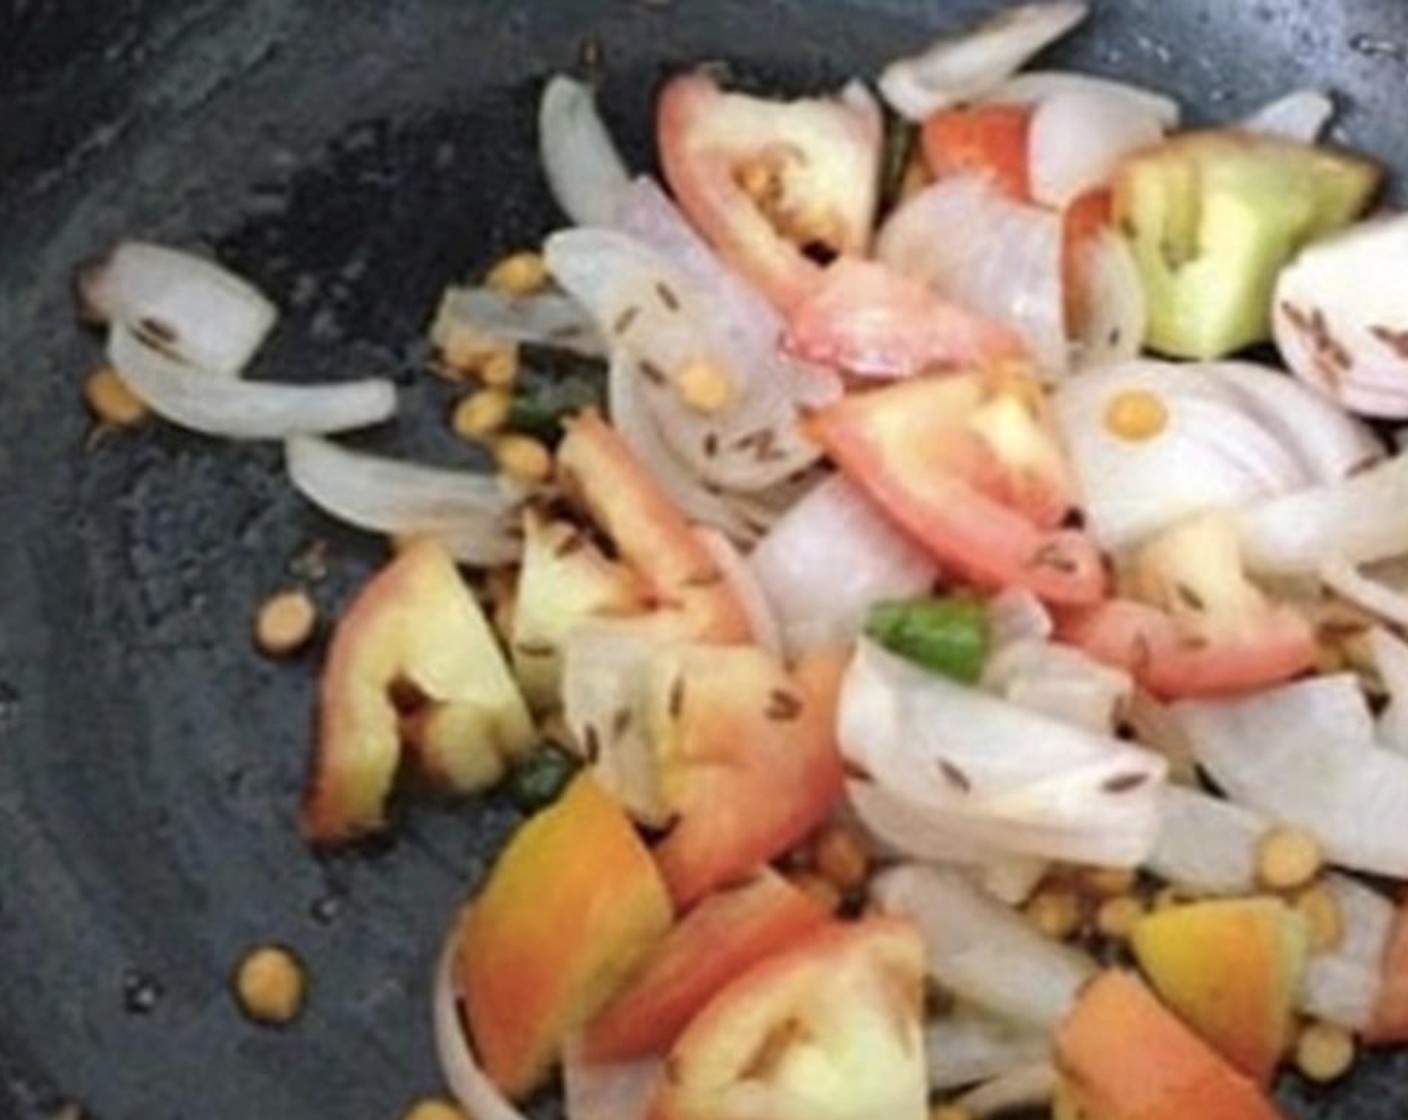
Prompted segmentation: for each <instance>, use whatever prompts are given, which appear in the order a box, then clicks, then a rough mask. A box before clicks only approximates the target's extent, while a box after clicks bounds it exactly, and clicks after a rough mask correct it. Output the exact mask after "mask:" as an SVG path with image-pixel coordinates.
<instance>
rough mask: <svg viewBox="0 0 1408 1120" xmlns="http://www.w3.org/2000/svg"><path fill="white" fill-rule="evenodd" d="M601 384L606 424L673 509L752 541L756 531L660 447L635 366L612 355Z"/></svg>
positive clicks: (645, 381)
mask: <svg viewBox="0 0 1408 1120" xmlns="http://www.w3.org/2000/svg"><path fill="white" fill-rule="evenodd" d="M606 384H607V404H608V408H609V409H610V412H611V424H612V426H613V427H614V428H615V429H616V431H617V432H618V433H620V436H621V438H622V439H623V440H625V442H626V444H627V446H629V447H630V449H631V451H632V453H633V454H634V455H635V457H636V458H637V459H639V460H640V461H641V463H642V464H643V465H644V466H645V468H646V469H647V470H648V471H649V473H650V477H651V478H652V479H653V480H654V481H655V484H656V485H657V486H658V487H660V489H661V490H663V491H664V492H665V494H666V495H667V496H668V497H669V499H670V501H672V502H673V503H674V504H675V506H676V507H678V509H679V511H680V512H681V513H683V514H684V515H685V516H686V517H687V518H689V519H690V520H691V521H697V522H700V523H702V524H705V525H712V526H714V527H715V528H717V529H719V530H721V531H722V532H724V533H726V534H727V535H728V537H729V538H730V539H731V540H734V541H738V542H740V543H750V542H752V541H754V540H756V539H757V537H758V533H759V527H758V526H757V525H756V524H755V523H754V522H752V521H751V520H749V518H748V517H747V516H745V515H744V514H743V513H741V512H739V511H738V510H737V509H735V508H734V507H733V506H732V505H731V504H730V502H729V501H728V500H726V498H725V496H724V495H722V494H720V493H718V492H716V491H715V490H713V489H710V488H709V487H707V486H705V485H704V483H703V482H702V481H701V480H700V479H699V478H698V477H697V476H696V475H695V474H693V472H691V471H690V469H689V468H688V467H686V466H685V465H684V464H683V463H681V462H680V461H679V459H677V458H676V457H675V454H674V452H672V451H671V450H670V449H669V447H667V446H666V445H665V441H664V440H663V439H662V438H661V437H660V431H659V429H658V428H657V427H656V424H655V418H654V417H653V416H651V414H650V412H649V410H648V409H647V408H646V406H645V402H644V401H643V400H642V396H643V394H645V393H646V392H648V391H651V389H652V388H653V387H652V386H651V385H650V383H649V380H648V378H647V376H646V374H645V372H644V371H643V370H642V369H641V366H640V363H639V362H638V361H637V360H636V359H634V358H632V357H631V356H630V355H629V354H626V353H618V354H617V355H616V356H615V357H614V358H613V359H612V361H611V370H610V372H609V373H608V375H607V383H606Z"/></svg>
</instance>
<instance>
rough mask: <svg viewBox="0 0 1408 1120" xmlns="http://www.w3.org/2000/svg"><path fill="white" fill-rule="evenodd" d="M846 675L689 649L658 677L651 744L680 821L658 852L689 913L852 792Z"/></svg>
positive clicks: (744, 654) (671, 655) (677, 652)
mask: <svg viewBox="0 0 1408 1120" xmlns="http://www.w3.org/2000/svg"><path fill="white" fill-rule="evenodd" d="M838 691H839V675H838V674H836V673H825V674H821V675H814V674H812V673H811V672H810V671H808V670H802V671H799V672H798V674H797V675H796V676H795V677H794V676H792V675H791V674H789V673H788V672H787V670H786V669H784V668H783V666H782V665H781V664H779V663H778V662H777V661H776V660H774V659H773V658H772V657H770V656H769V655H768V654H766V653H764V652H763V651H762V650H759V649H756V648H751V647H745V646H733V647H728V648H720V647H714V646H688V647H679V648H676V649H674V650H671V651H669V652H667V653H665V654H662V655H661V656H660V657H659V658H658V659H657V661H656V663H655V665H654V669H653V673H652V682H651V701H650V730H651V740H652V742H653V744H654V747H655V757H656V760H657V763H658V767H659V776H660V788H661V793H662V796H663V800H664V802H665V806H666V808H667V810H668V811H669V813H670V815H671V817H672V820H673V823H672V825H671V826H670V829H669V832H668V833H667V835H666V836H665V839H664V840H662V841H661V842H660V844H659V846H658V847H656V849H655V856H656V859H657V860H658V861H659V863H660V869H661V871H662V872H663V873H664V876H665V881H666V882H667V883H668V884H669V887H670V893H671V894H672V895H673V896H674V899H675V901H676V903H677V904H678V905H679V906H680V908H681V909H683V908H685V907H688V906H689V905H691V904H692V903H694V902H697V901H698V900H699V899H701V898H703V897H704V896H705V895H707V894H708V893H709V892H710V891H711V890H714V889H715V888H717V887H720V886H722V885H724V884H725V883H731V882H735V881H737V880H738V879H740V878H742V877H744V876H747V875H751V874H752V873H753V872H754V871H756V870H757V869H758V868H759V867H761V866H762V865H763V864H765V863H767V862H768V861H769V860H771V859H773V858H775V857H776V856H778V855H781V854H782V853H783V852H784V851H786V850H787V849H788V848H790V847H791V846H792V845H793V844H795V843H796V842H797V841H799V840H801V839H802V837H804V836H806V835H807V833H808V832H810V831H811V830H812V829H813V828H815V827H816V826H817V825H818V824H819V823H820V822H821V821H822V819H823V818H824V817H825V816H826V814H827V813H828V812H829V811H830V810H831V807H832V806H833V805H834V804H835V802H836V800H837V798H838V797H839V796H840V794H841V789H842V785H843V780H844V774H843V769H842V765H841V756H840V752H839V751H838V749H837V746H836V738H835V725H836V694H837V692H838Z"/></svg>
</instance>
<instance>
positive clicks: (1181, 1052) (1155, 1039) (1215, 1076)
mask: <svg viewBox="0 0 1408 1120" xmlns="http://www.w3.org/2000/svg"><path fill="white" fill-rule="evenodd" d="M1056 1060H1057V1064H1058V1066H1059V1067H1060V1068H1061V1071H1062V1073H1063V1074H1064V1075H1065V1078H1066V1083H1067V1085H1068V1086H1069V1087H1070V1090H1071V1093H1072V1095H1073V1096H1074V1098H1075V1102H1076V1104H1077V1105H1079V1107H1080V1110H1081V1112H1082V1114H1083V1115H1084V1117H1085V1118H1086V1120H1189V1118H1190V1117H1195V1116H1196V1117H1197V1118H1198V1120H1280V1116H1281V1114H1280V1113H1279V1112H1278V1111H1277V1110H1276V1108H1275V1106H1274V1105H1273V1104H1272V1103H1271V1102H1270V1101H1269V1100H1268V1099H1267V1098H1266V1096H1265V1095H1263V1094H1262V1093H1261V1091H1260V1090H1258V1089H1257V1087H1256V1086H1255V1085H1254V1084H1253V1083H1252V1082H1251V1081H1250V1080H1249V1079H1248V1078H1246V1077H1243V1076H1242V1075H1241V1074H1240V1073H1238V1072H1237V1071H1236V1070H1235V1069H1233V1068H1232V1067H1231V1066H1230V1065H1228V1064H1227V1063H1226V1062H1225V1061H1223V1060H1222V1059H1221V1058H1220V1057H1218V1055H1217V1053H1216V1052H1215V1051H1214V1050H1213V1049H1212V1048H1211V1047H1210V1046H1208V1045H1207V1043H1205V1042H1203V1041H1202V1039H1200V1038H1198V1036H1197V1035H1195V1034H1194V1033H1193V1032H1192V1031H1190V1030H1189V1029H1188V1028H1187V1027H1185V1026H1184V1025H1183V1024H1182V1023H1180V1022H1179V1021H1178V1019H1176V1018H1175V1017H1174V1016H1173V1014H1172V1012H1170V1011H1168V1010H1166V1009H1165V1008H1164V1006H1163V1005H1162V1004H1161V1003H1159V1001H1158V1000H1157V999H1155V998H1154V996H1153V994H1152V993H1151V992H1150V991H1149V989H1148V988H1146V987H1145V986H1144V984H1143V983H1142V982H1141V981H1139V980H1138V979H1136V978H1135V977H1134V976H1132V975H1130V974H1128V973H1124V972H1107V973H1105V974H1104V975H1102V976H1101V977H1100V978H1099V979H1097V980H1095V981H1094V982H1093V983H1092V984H1090V985H1089V986H1088V987H1087V988H1086V989H1085V991H1084V992H1083V993H1082V994H1081V997H1080V1000H1079V1002H1078V1003H1077V1004H1076V1006H1075V1009H1074V1010H1073V1011H1072V1012H1071V1014H1070V1015H1069V1016H1068V1017H1067V1019H1066V1021H1065V1022H1064V1023H1063V1024H1062V1026H1061V1029H1060V1031H1059V1032H1058V1034H1057V1038H1056Z"/></svg>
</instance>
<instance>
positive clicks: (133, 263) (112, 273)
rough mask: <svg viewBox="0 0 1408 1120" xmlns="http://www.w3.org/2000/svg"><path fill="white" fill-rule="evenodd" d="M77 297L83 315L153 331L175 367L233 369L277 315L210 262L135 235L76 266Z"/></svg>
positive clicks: (245, 362)
mask: <svg viewBox="0 0 1408 1120" xmlns="http://www.w3.org/2000/svg"><path fill="white" fill-rule="evenodd" d="M79 295H80V298H81V300H82V302H83V310H84V313H85V315H86V316H87V317H89V318H91V319H94V320H96V321H98V322H102V323H112V324H121V325H122V326H124V327H126V328H127V329H128V330H130V331H132V332H134V333H138V334H150V335H154V336H159V337H160V339H161V342H162V348H163V349H164V350H166V351H167V352H169V353H170V354H171V355H172V356H174V357H175V358H176V359H177V360H178V361H179V362H180V363H181V364H182V365H188V366H194V367H196V368H197V369H201V370H208V371H210V372H212V373H220V374H231V375H233V374H238V373H239V372H240V371H242V370H243V369H244V367H245V366H246V365H248V364H249V360H250V359H251V358H252V357H253V356H254V352H255V351H256V350H258V349H259V346H260V344H261V343H263V341H264V339H265V337H266V336H267V335H268V333H269V331H270V330H271V329H272V328H273V326H274V322H275V320H276V319H277V318H278V309H277V308H276V307H275V306H274V305H273V304H272V303H270V302H269V300H268V299H267V298H266V297H265V296H264V294H263V293H262V292H260V291H259V290H258V289H257V288H255V287H254V286H253V285H252V284H250V283H249V282H248V281H246V280H244V279H243V278H241V277H239V276H236V275H235V274H234V273H233V272H230V271H228V270H226V269H224V268H221V267H220V266H219V265H218V264H215V263H214V262H212V261H208V260H205V259H204V258H202V257H197V256H195V255H194V254H191V253H185V252H182V251H180V250H178V249H168V248H166V247H164V246H161V245H152V244H149V243H147V242H143V241H124V242H123V243H122V244H120V245H118V247H117V248H116V249H114V250H113V251H112V253H110V254H109V255H108V256H107V257H105V258H103V259H102V260H100V261H96V262H94V263H91V264H89V265H87V266H85V267H84V269H83V272H82V274H81V275H80V278H79Z"/></svg>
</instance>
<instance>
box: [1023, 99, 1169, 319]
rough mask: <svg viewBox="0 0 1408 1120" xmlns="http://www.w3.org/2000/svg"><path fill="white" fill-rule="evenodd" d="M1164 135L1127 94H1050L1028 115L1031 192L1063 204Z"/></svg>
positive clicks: (1155, 119)
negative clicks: (1029, 126) (1029, 123)
mask: <svg viewBox="0 0 1408 1120" xmlns="http://www.w3.org/2000/svg"><path fill="white" fill-rule="evenodd" d="M1163 136H1164V130H1163V125H1162V124H1160V123H1159V118H1158V117H1157V116H1155V115H1154V114H1152V113H1150V112H1148V111H1147V110H1146V109H1144V108H1143V107H1142V106H1140V105H1139V104H1137V103H1136V102H1134V101H1132V100H1130V99H1129V98H1127V97H1119V96H1110V95H1108V94H1104V93H1097V92H1093V91H1088V90H1070V91H1067V92H1064V93H1056V94H1052V95H1051V96H1050V97H1048V98H1046V99H1045V100H1044V101H1042V102H1041V103H1040V104H1039V105H1038V106H1037V108H1036V112H1035V113H1034V114H1033V116H1032V123H1031V139H1030V141H1029V144H1030V148H1029V152H1030V161H1031V171H1030V174H1031V189H1032V197H1033V198H1035V199H1036V201H1038V202H1041V203H1044V204H1046V205H1047V206H1054V207H1056V208H1057V209H1062V208H1064V207H1066V206H1067V205H1069V204H1070V203H1072V202H1074V201H1075V200H1076V199H1077V198H1079V197H1080V196H1081V195H1082V194H1084V193H1085V192H1086V191H1089V190H1092V189H1094V188H1096V187H1099V186H1102V185H1104V184H1105V183H1106V182H1107V181H1108V180H1109V179H1110V177H1111V175H1113V174H1114V172H1115V169H1116V168H1117V167H1119V165H1120V163H1121V162H1123V160H1124V159H1125V157H1126V156H1128V155H1130V154H1131V153H1132V152H1136V151H1139V150H1140V149H1141V148H1148V147H1152V146H1153V145H1154V144H1157V143H1158V142H1159V141H1160V140H1162V139H1163ZM1140 337H1142V336H1140Z"/></svg>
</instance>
